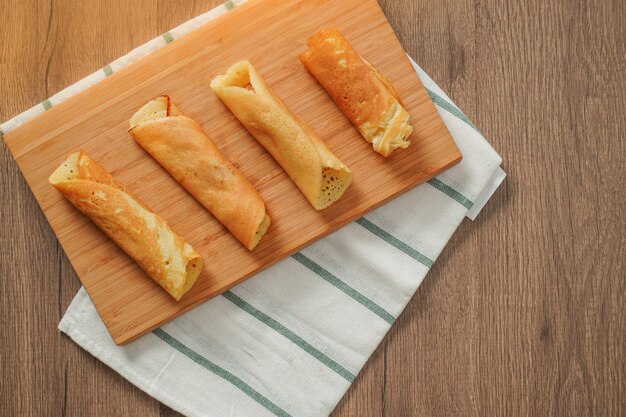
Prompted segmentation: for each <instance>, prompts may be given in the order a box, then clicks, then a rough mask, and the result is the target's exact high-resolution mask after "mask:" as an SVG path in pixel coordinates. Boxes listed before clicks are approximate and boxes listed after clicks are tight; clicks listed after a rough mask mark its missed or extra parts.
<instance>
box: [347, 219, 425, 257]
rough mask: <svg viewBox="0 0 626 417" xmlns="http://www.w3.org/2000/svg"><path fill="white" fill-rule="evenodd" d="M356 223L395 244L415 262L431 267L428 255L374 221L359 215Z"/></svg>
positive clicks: (392, 244)
mask: <svg viewBox="0 0 626 417" xmlns="http://www.w3.org/2000/svg"><path fill="white" fill-rule="evenodd" d="M356 223H357V224H358V225H360V226H363V227H364V228H365V229H367V230H369V231H370V232H372V233H373V234H375V235H376V236H378V237H379V238H381V239H382V240H384V241H385V242H387V243H389V244H390V245H391V246H395V247H396V248H398V249H400V250H401V251H402V252H404V253H406V254H407V255H409V256H410V257H411V258H413V259H415V260H416V261H417V262H419V263H421V264H422V265H424V266H425V267H427V268H431V267H432V266H433V264H434V263H435V261H433V260H432V259H430V258H429V257H428V256H426V255H424V254H423V253H421V252H420V251H418V250H417V249H414V248H412V247H410V246H409V245H407V244H406V243H404V242H402V241H401V240H400V239H398V238H397V237H395V236H392V235H391V234H390V233H389V232H387V231H386V230H383V229H382V228H380V227H378V226H376V225H375V224H374V223H372V222H371V221H369V220H367V219H366V218H365V217H361V218H360V219H357V220H356Z"/></svg>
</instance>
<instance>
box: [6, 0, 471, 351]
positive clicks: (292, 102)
mask: <svg viewBox="0 0 626 417" xmlns="http://www.w3.org/2000/svg"><path fill="white" fill-rule="evenodd" d="M329 26H330V27H337V28H339V29H340V30H341V31H342V32H343V33H344V34H345V35H346V37H347V38H348V39H349V40H350V41H351V42H352V43H353V45H354V47H355V49H356V50H357V51H359V52H360V53H361V54H362V55H363V56H364V57H365V58H366V59H367V60H369V61H370V62H372V64H374V65H375V66H376V67H378V68H379V70H380V71H381V72H382V73H383V74H385V75H386V76H387V77H388V78H389V79H390V80H391V82H392V84H394V86H395V87H396V88H397V90H398V93H399V94H400V96H401V97H402V99H403V101H404V102H405V106H406V107H407V110H408V111H409V113H410V114H411V115H412V119H411V123H412V124H413V126H414V129H415V133H414V134H413V136H412V144H411V146H410V147H409V148H408V149H406V150H399V151H397V152H395V153H394V154H393V155H392V156H391V157H390V158H383V157H381V156H380V155H378V154H376V153H375V152H373V151H372V149H371V145H370V144H369V143H367V142H366V141H365V140H363V139H362V137H361V136H360V135H359V133H358V132H357V131H356V129H354V128H353V127H352V125H350V124H349V122H348V121H347V119H346V118H345V117H344V116H343V115H342V114H341V113H340V111H339V110H338V108H337V107H336V106H335V105H334V103H333V102H332V101H331V100H330V98H329V97H328V96H327V95H326V93H325V92H324V91H323V89H322V88H321V87H320V86H319V85H318V84H317V82H316V81H315V80H314V78H313V77H311V76H310V75H309V74H308V73H307V72H306V70H305V69H304V67H303V66H302V65H301V64H300V62H299V61H298V59H297V55H298V53H299V52H302V51H304V50H306V39H307V37H308V36H309V35H311V34H312V33H313V32H315V31H317V30H319V29H321V28H324V27H329ZM241 59H249V60H250V61H251V62H252V63H253V64H254V65H255V66H256V68H257V69H258V70H259V72H260V73H261V75H262V76H263V77H264V78H265V80H266V81H267V83H268V84H269V85H270V87H272V88H273V89H274V91H275V93H276V94H277V95H278V96H279V97H281V98H282V99H283V100H284V101H285V103H286V104H287V105H288V106H289V107H290V108H291V109H292V110H293V111H294V112H295V113H296V114H298V115H299V116H300V117H301V118H302V119H304V120H305V121H306V122H308V123H310V125H311V126H313V127H314V128H315V129H316V130H317V131H318V132H319V133H320V135H321V137H322V138H323V139H324V140H325V141H326V143H327V144H328V145H329V147H330V148H331V149H332V150H333V151H334V152H335V153H336V155H337V156H338V157H339V158H340V159H341V160H342V161H343V162H344V163H345V164H346V165H348V167H349V168H350V169H351V171H352V173H353V176H354V180H353V183H352V185H351V186H350V188H349V189H348V191H347V192H346V193H345V194H344V196H343V197H342V198H341V199H340V200H339V201H338V202H337V203H335V204H334V205H332V206H331V207H330V208H328V209H326V210H324V211H322V212H317V211H315V210H314V209H313V208H311V207H310V205H309V203H308V202H307V201H306V199H305V198H304V196H303V195H302V194H301V193H300V192H299V190H298V189H297V187H296V186H295V185H294V184H293V182H292V181H291V180H290V179H289V177H288V176H287V175H286V174H285V172H284V171H283V170H282V169H281V168H280V166H279V165H278V164H277V163H276V162H275V161H274V160H273V159H272V158H271V156H270V155H269V154H268V153H267V152H266V151H265V150H264V149H263V148H262V147H261V146H260V145H259V144H258V143H257V142H256V141H255V140H254V139H253V138H252V137H251V136H250V135H249V134H248V133H247V131H246V130H245V129H244V128H243V127H242V126H241V125H240V124H239V122H238V121H237V120H236V119H235V117H234V116H233V115H232V114H231V113H230V111H229V110H228V109H227V108H226V107H225V106H224V105H222V103H221V102H220V101H219V99H218V98H217V97H216V96H215V95H214V94H213V92H212V91H211V90H210V89H209V81H210V79H211V78H212V77H213V76H215V75H217V74H219V73H222V72H223V71H225V69H226V68H227V67H228V66H230V65H231V64H232V63H234V62H236V61H238V60H241ZM163 93H165V94H168V95H170V97H171V98H172V100H173V101H174V102H175V103H176V104H177V105H178V106H179V107H180V108H181V110H182V111H183V112H184V113H185V114H186V115H188V116H191V117H193V118H194V119H195V120H197V121H198V122H199V123H201V124H202V126H203V127H204V129H205V130H206V131H207V133H208V134H209V136H210V137H212V138H213V140H214V141H215V142H216V143H217V145H218V146H219V148H220V149H221V150H222V151H223V152H224V154H225V155H226V156H227V157H228V158H229V159H230V160H231V161H232V162H233V163H234V164H235V165H236V166H237V167H238V168H239V169H240V171H241V172H242V174H243V175H244V176H245V177H246V178H248V179H249V180H250V181H251V182H252V184H253V185H254V186H255V187H256V188H257V189H258V190H259V192H260V193H261V195H262V197H263V198H264V200H265V202H266V207H267V212H268V214H269V216H270V217H271V219H272V224H271V226H270V228H269V230H268V232H267V234H266V235H265V236H264V238H263V239H262V240H261V243H260V244H259V245H258V246H257V248H256V249H255V250H254V251H252V252H250V251H248V250H247V249H245V248H244V247H243V246H242V245H241V244H240V243H239V242H238V241H237V240H236V239H235V238H234V237H233V236H232V235H231V234H230V233H229V232H228V231H227V230H226V229H225V228H224V227H223V226H222V225H221V224H220V223H219V222H218V221H217V220H216V219H214V218H213V217H212V216H211V214H210V213H209V212H208V211H206V210H205V209H204V208H203V207H202V206H201V205H200V204H199V203H198V202H197V201H196V200H194V199H193V198H192V197H191V196H190V195H189V194H188V193H187V192H186V191H185V190H184V189H183V188H182V187H180V186H179V185H178V184H177V183H176V182H175V181H174V180H173V178H171V177H170V176H169V175H168V174H167V172H166V171H165V170H164V169H163V168H161V167H160V166H159V165H158V163H157V162H155V161H154V160H152V159H151V158H150V156H149V155H148V154H146V153H145V152H144V151H143V150H142V149H141V148H140V147H139V146H138V145H137V144H136V143H135V142H134V141H133V140H132V139H131V138H130V136H129V135H128V133H127V129H128V120H129V118H130V117H131V116H132V114H133V113H134V112H135V111H136V110H137V109H138V108H139V107H141V106H142V105H143V104H144V103H145V102H147V101H148V100H150V99H152V98H154V97H155V96H158V95H160V94H163ZM5 140H6V143H7V145H8V147H9V149H10V150H11V152H12V153H13V155H14V157H15V159H16V161H17V164H18V166H19V167H20V168H21V170H22V172H23V173H24V176H25V178H26V181H27V182H28V184H29V185H30V187H31V189H32V191H33V194H34V195H35V198H36V199H37V200H38V202H39V204H40V206H41V208H42V209H43V211H44V213H45V215H46V217H47V219H48V221H49V222H50V225H51V226H52V229H53V230H54V231H55V233H56V235H57V236H58V238H59V241H60V242H61V245H62V246H63V249H64V250H65V253H66V254H67V256H68V257H69V259H70V261H71V262H72V265H73V267H74V269H75V270H76V273H77V274H78V276H79V278H80V280H81V281H82V283H83V284H84V285H85V288H86V289H87V291H88V293H89V295H90V297H91V299H92V300H93V302H94V304H95V305H96V308H97V309H98V312H99V313H100V315H101V317H102V319H103V321H104V323H105V324H106V326H107V328H108V330H109V332H110V334H111V336H112V337H113V339H114V340H115V342H116V343H118V344H123V343H126V342H129V341H131V340H133V339H134V338H136V337H139V336H140V335H142V334H144V333H146V332H148V331H150V330H152V329H154V328H155V327H158V326H160V325H162V324H163V323H165V322H166V321H169V320H171V319H173V318H175V317H176V316H178V315H180V314H182V313H184V312H185V311H188V310H189V309H191V308H193V307H194V306H196V305H198V304H199V303H201V302H203V301H205V300H207V299H208V298H210V297H213V296H216V295H218V294H220V293H222V292H224V291H226V290H227V289H228V288H230V287H232V286H233V285H235V284H237V283H238V282H240V281H242V280H243V279H245V278H247V277H249V276H251V275H252V274H254V273H255V272H258V271H259V270H261V269H263V268H266V267H267V266H269V265H271V264H273V263H275V262H277V261H278V260H280V259H282V258H284V257H285V256H288V255H290V254H292V253H294V252H295V251H297V250H298V249H300V248H302V247H303V246H305V245H307V244H310V243H311V242H313V241H315V240H317V239H319V238H321V237H323V236H325V235H327V234H328V233H330V232H332V231H334V230H336V229H337V228H339V227H341V226H342V225H345V224H347V223H348V222H350V221H352V220H354V219H356V218H358V217H360V216H362V215H363V214H364V213H366V212H367V211H369V210H372V209H374V208H375V207H378V206H380V205H381V204H383V203H385V202H386V201H388V200H389V199H391V198H393V197H395V196H397V195H399V194H400V193H402V192H405V191H408V190H409V189H411V188H413V187H414V186H416V185H418V184H420V183H422V182H424V181H426V180H428V179H430V178H431V177H433V176H434V175H436V174H437V173H439V172H441V171H442V170H443V169H445V168H447V167H450V166H452V165H454V164H455V163H457V162H459V161H460V159H461V155H460V153H459V151H458V148H457V147H456V144H455V143H454V141H453V140H452V138H451V137H450V134H449V132H448V130H447V128H446V126H445V125H444V124H443V121H442V120H441V118H440V117H439V114H438V113H437V111H436V110H435V108H434V106H433V104H432V102H431V100H430V98H429V96H428V93H427V91H426V90H425V89H424V88H423V86H422V85H421V83H420V81H419V78H418V77H417V76H416V74H415V72H414V71H413V69H412V67H411V65H410V63H409V61H408V59H407V58H406V55H405V53H404V50H403V49H402V47H401V45H400V43H399V41H398V40H397V38H396V36H395V34H394V32H393V30H392V28H391V27H390V26H389V24H388V22H387V20H386V18H385V16H384V14H383V13H382V11H381V9H380V7H379V5H378V4H377V2H376V1H374V0H368V1H362V0H347V1H341V2H337V1H318V0H297V1H287V0H252V1H249V2H247V3H245V4H244V5H242V6H240V7H238V8H236V9H234V10H232V11H231V12H229V13H227V14H226V15H224V16H222V17H221V18H219V19H217V20H215V21H213V22H209V23H208V24H207V25H205V26H203V27H201V28H198V29H197V30H195V31H194V32H192V33H190V34H188V35H186V36H184V37H181V38H180V39H178V40H176V41H174V42H172V43H170V44H169V45H167V46H166V47H164V48H162V49H160V50H158V51H156V52H154V53H153V54H151V55H149V56H147V57H145V58H143V59H141V60H140V61H138V62H137V63H135V64H134V65H132V66H129V67H127V68H125V69H122V70H121V71H119V72H116V73H114V74H113V75H111V76H110V77H108V78H106V79H105V80H103V81H102V82H100V83H98V84H96V85H94V86H93V87H91V88H89V89H88V90H86V91H84V92H83V93H81V94H78V95H76V96H74V97H72V98H70V99H69V100H67V101H65V102H63V103H61V104H59V105H56V106H54V107H52V108H51V109H50V110H48V111H46V112H44V113H43V114H42V115H40V116H39V117H37V118H36V119H34V120H32V121H30V122H28V123H26V124H24V125H23V126H20V127H19V128H17V129H15V130H13V131H11V132H9V133H8V134H6V135H5ZM79 148H80V149H83V150H84V151H85V152H87V154H89V155H90V156H91V157H93V158H94V159H95V160H96V161H98V162H99V163H100V164H101V165H102V166H104V167H105V168H106V169H107V170H109V171H110V172H111V173H112V174H113V175H114V176H115V177H116V178H117V179H119V180H120V181H121V182H122V183H123V184H125V185H127V186H128V187H129V188H130V189H131V190H132V191H133V192H134V194H135V195H137V196H138V197H139V198H140V199H141V200H142V201H143V202H145V203H146V204H147V205H148V206H149V207H151V208H152V209H153V210H154V211H155V212H157V213H159V214H160V215H161V216H162V217H163V218H164V219H165V220H166V221H167V222H168V223H169V224H170V225H171V227H172V228H173V229H174V230H175V231H176V232H178V233H179V234H180V235H182V236H184V238H185V239H186V240H187V241H188V242H189V243H190V244H191V245H192V246H193V247H194V248H195V249H196V250H197V251H198V252H199V253H200V254H201V255H202V256H203V257H204V258H205V267H204V271H203V273H202V274H201V275H200V277H199V278H198V281H197V282H196V284H195V285H194V287H193V288H192V289H191V290H190V291H189V292H188V293H187V294H186V295H185V296H184V297H183V299H182V300H181V301H180V302H176V301H174V300H173V299H171V298H170V296H169V295H168V294H167V293H166V292H165V291H163V290H162V289H161V288H160V287H159V286H158V285H157V284H155V283H154V282H152V281H151V280H150V279H149V278H148V277H147V276H146V275H145V274H144V273H143V271H142V270H141V269H140V268H139V267H138V266H137V265H136V264H135V263H134V262H133V261H132V260H131V259H130V258H129V257H127V256H126V255H125V254H124V253H123V252H122V251H121V250H120V249H119V248H118V247H117V246H116V245H115V244H114V243H113V242H111V241H110V240H109V239H108V238H106V236H105V235H104V234H103V233H101V232H100V231H99V230H98V229H97V228H96V227H95V226H94V225H93V224H92V223H91V222H90V221H89V220H88V219H87V218H86V217H84V216H83V215H82V214H81V213H80V212H78V211H77V210H75V209H74V207H73V206H71V205H70V204H69V203H68V202H66V201H65V200H64V199H63V198H62V196H61V195H60V194H59V193H58V192H57V191H56V190H55V189H54V188H53V187H51V186H50V185H49V183H48V176H49V175H50V173H51V172H52V171H53V170H54V169H55V168H56V167H57V166H58V165H59V164H60V163H61V162H62V161H63V160H64V159H65V157H66V156H67V155H68V154H69V153H70V152H72V151H74V150H76V149H79Z"/></svg>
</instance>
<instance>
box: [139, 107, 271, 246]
mask: <svg viewBox="0 0 626 417" xmlns="http://www.w3.org/2000/svg"><path fill="white" fill-rule="evenodd" d="M130 125H131V128H130V130H129V133H130V135H131V136H132V137H133V138H134V139H135V140H136V141H137V143H139V145H141V146H142V147H143V148H144V149H145V150H146V151H147V152H148V153H149V154H150V155H152V157H153V158H154V159H156V160H157V161H158V162H159V163H160V164H161V165H162V166H163V167H164V168H165V169H166V170H167V171H168V172H169V173H170V174H171V175H172V176H173V177H174V178H175V179H176V181H178V182H179V183H180V184H181V185H182V186H183V187H185V189H186V190H187V191H189V193H190V194H191V195H193V196H194V197H195V198H196V199H197V200H198V201H199V202H200V203H201V204H202V205H203V206H204V207H206V208H207V210H209V211H210V212H211V213H212V214H213V215H214V216H215V217H216V218H217V219H218V220H219V221H220V222H221V223H222V224H223V225H224V226H226V228H227V229H228V230H230V232H231V233H232V234H233V235H234V236H235V237H236V238H237V239H238V240H239V241H240V242H241V243H242V244H243V245H244V246H245V247H246V248H248V249H250V250H252V249H254V247H255V246H256V245H257V244H258V243H259V241H260V240H261V238H262V237H263V235H264V234H265V232H266V231H267V228H268V226H269V224H270V218H269V216H268V215H267V214H266V213H265V203H264V202H263V199H262V198H261V196H260V195H259V193H258V192H257V191H256V190H255V189H254V187H253V186H252V184H250V182H249V181H248V180H247V179H245V178H244V177H243V176H242V175H241V174H240V173H239V171H238V170H237V168H235V167H234V166H233V164H232V163H230V161H228V159H226V158H225V157H224V155H222V153H221V152H220V150H219V149H218V148H217V146H215V143H213V141H212V140H211V139H209V137H208V136H207V135H206V134H205V133H204V131H203V130H202V127H201V126H200V125H199V124H198V123H196V121H195V120H193V119H191V118H189V117H186V116H183V115H182V113H181V112H180V110H179V109H178V108H177V107H176V106H175V105H174V103H172V101H171V100H170V98H169V97H168V96H161V97H158V98H156V99H155V100H152V101H150V102H148V103H147V104H146V105H145V106H143V107H142V108H141V109H140V110H139V111H138V112H137V113H136V114H135V115H134V116H133V117H132V119H131V121H130Z"/></svg>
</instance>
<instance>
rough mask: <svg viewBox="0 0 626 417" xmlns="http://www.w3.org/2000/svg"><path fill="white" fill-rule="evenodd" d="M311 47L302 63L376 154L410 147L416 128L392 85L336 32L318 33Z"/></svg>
mask: <svg viewBox="0 0 626 417" xmlns="http://www.w3.org/2000/svg"><path fill="white" fill-rule="evenodd" d="M308 46H309V50H308V51H307V52H305V53H303V54H302V55H300V61H301V62H302V64H304V66H305V67H306V69H307V70H308V71H309V72H310V73H311V74H312V75H313V76H314V77H315V78H316V79H317V81H318V82H319V83H320V84H321V85H322V87H324V89H325V90H326V92H327V93H328V94H329V95H330V96H331V97H332V99H333V100H334V101H335V103H336V104H337V106H339V108H340V109H341V111H342V112H343V113H344V114H345V115H346V116H347V117H348V119H350V121H351V122H352V124H353V125H354V126H355V127H356V128H357V129H358V130H359V132H360V133H361V135H363V137H364V138H365V139H366V140H367V141H368V142H370V143H371V144H372V145H373V148H374V150H375V151H376V152H378V153H379V154H381V155H383V156H385V157H387V156H389V155H391V153H392V152H393V151H394V150H396V149H398V148H406V147H408V146H409V144H410V141H409V140H408V138H409V136H411V133H412V132H413V127H412V126H411V124H410V123H409V118H410V116H409V113H408V112H407V111H406V109H405V108H404V107H403V104H402V100H401V99H400V97H399V96H398V93H397V92H396V90H395V89H394V88H393V86H392V85H391V83H389V81H388V80H387V79H385V78H384V77H383V76H382V75H381V74H380V73H379V72H378V71H377V70H376V68H374V67H373V66H372V65H371V64H370V63H369V62H367V61H366V60H365V59H364V58H363V57H362V56H361V55H359V53H358V52H356V51H355V50H354V49H353V48H352V45H350V43H349V42H348V40H347V39H346V38H345V37H344V36H343V35H342V34H341V33H340V32H339V31H338V30H336V29H325V30H322V31H320V32H317V33H315V34H314V35H312V36H311V37H310V38H309V40H308Z"/></svg>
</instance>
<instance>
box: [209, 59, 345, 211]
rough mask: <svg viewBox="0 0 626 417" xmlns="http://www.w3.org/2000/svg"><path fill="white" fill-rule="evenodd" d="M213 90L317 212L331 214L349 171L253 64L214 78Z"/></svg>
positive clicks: (241, 64) (242, 64)
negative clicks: (270, 87) (269, 85)
mask: <svg viewBox="0 0 626 417" xmlns="http://www.w3.org/2000/svg"><path fill="white" fill-rule="evenodd" d="M211 88H212V89H213V91H215V93H216V94H217V96H218V97H219V98H220V99H221V100H222V101H223V102H224V104H226V106H227V107H228V108H229V109H230V110H231V111H232V112H233V114H234V115H235V116H236V117H237V118H238V119H239V121H240V122H241V123H242V124H243V125H244V126H245V127H246V128H247V129H248V131H249V132H250V133H251V134H252V135H253V136H254V137H255V138H256V139H257V141H258V142H259V143H260V144H261V145H262V146H263V147H264V148H265V149H266V150H267V151H268V152H269V153H270V154H271V155H272V156H273V157H274V159H275V160H276V161H277V162H278V163H279V164H280V165H281V166H282V167H283V169H284V170H285V171H286V172H287V174H288V175H289V177H290V178H291V179H292V180H293V182H294V183H295V184H296V185H297V186H298V188H300V191H302V193H303V194H304V196H305V197H306V198H307V200H308V201H309V202H310V203H311V205H312V206H313V207H314V208H315V209H316V210H322V209H325V208H327V207H328V206H330V205H331V204H333V203H334V202H335V201H337V200H338V199H339V198H340V197H341V196H342V194H343V193H344V192H345V191H346V189H347V188H348V186H349V185H350V182H351V181H352V173H351V172H350V170H349V169H348V167H346V166H345V165H344V164H343V162H341V161H340V160H339V158H337V157H336V156H335V155H334V154H333V153H332V152H331V151H330V149H328V147H327V146H326V145H325V144H324V142H323V141H322V139H321V138H320V137H319V136H318V135H317V133H315V132H314V131H313V129H311V128H310V127H309V126H308V125H306V124H305V123H304V122H303V121H302V120H300V119H299V118H298V117H297V116H296V115H295V114H294V113H292V112H291V111H290V110H289V109H288V108H287V106H285V104H284V103H283V102H282V101H281V100H280V99H279V98H278V97H276V96H275V95H274V94H273V93H272V91H271V90H270V89H269V88H268V86H267V85H266V84H265V82H264V81H263V79H262V78H261V76H260V75H259V73H258V72H257V71H256V69H255V68H254V67H253V66H252V64H251V63H250V62H249V61H240V62H237V63H236V64H234V65H233V66H232V67H230V68H229V69H228V70H227V71H226V74H224V75H219V76H217V77H215V78H214V79H213V80H212V81H211Z"/></svg>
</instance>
